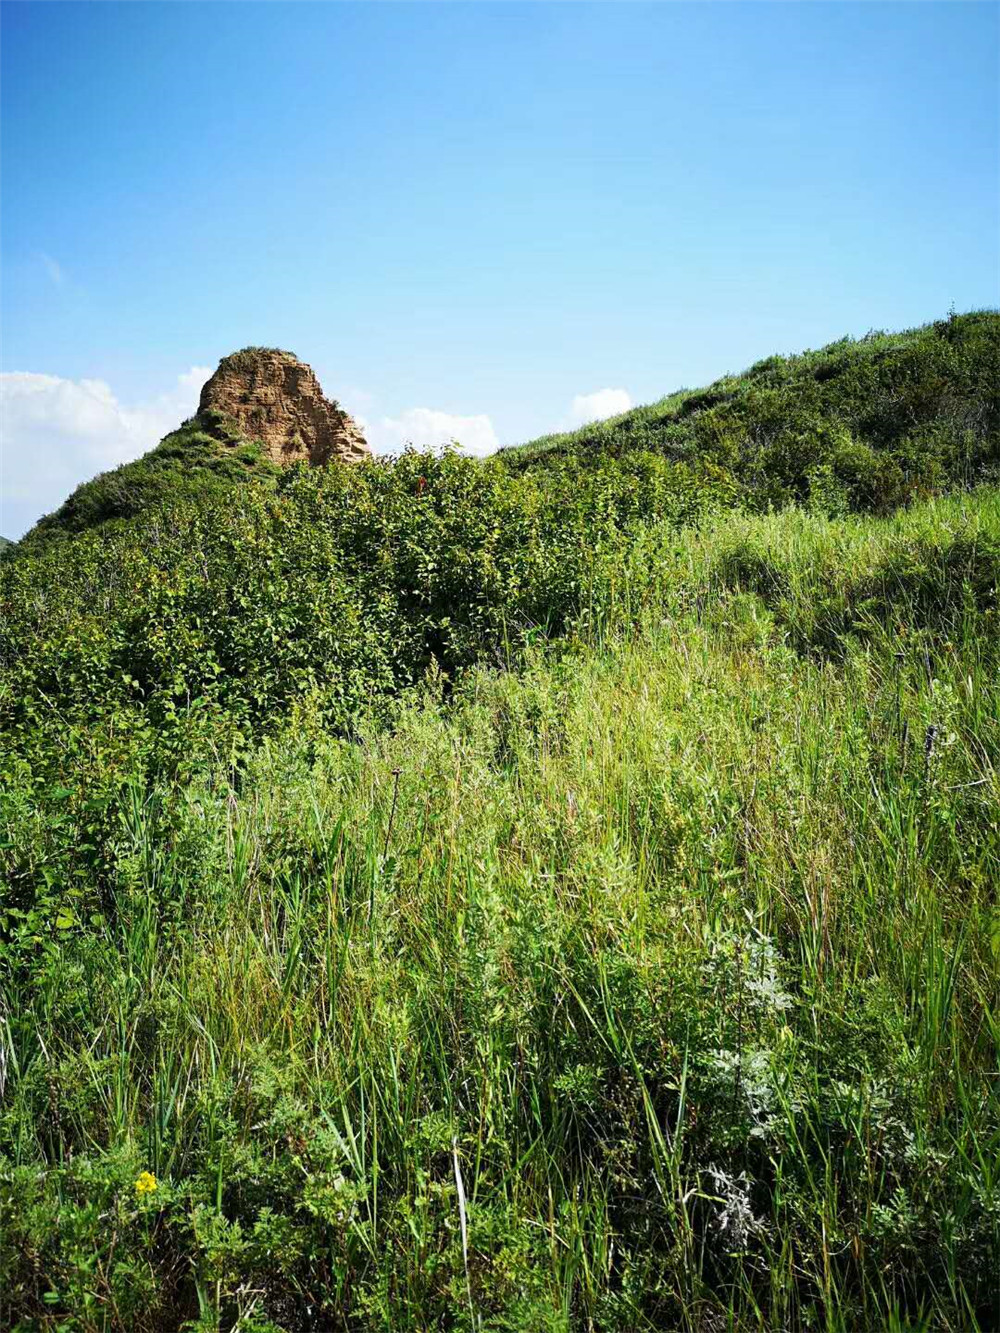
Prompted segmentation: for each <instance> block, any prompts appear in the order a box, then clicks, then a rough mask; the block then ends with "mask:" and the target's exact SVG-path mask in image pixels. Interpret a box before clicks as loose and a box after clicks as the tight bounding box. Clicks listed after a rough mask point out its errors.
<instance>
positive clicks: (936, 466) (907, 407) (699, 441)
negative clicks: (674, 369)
mask: <svg viewBox="0 0 1000 1333" xmlns="http://www.w3.org/2000/svg"><path fill="white" fill-rule="evenodd" d="M638 451H650V452H653V453H657V454H661V455H665V456H667V457H669V458H672V459H676V460H678V461H687V462H690V461H692V460H695V459H697V460H699V461H707V460H710V461H712V462H713V463H715V464H716V465H717V466H718V467H719V468H721V469H725V470H726V471H727V472H728V473H729V474H731V476H732V478H733V480H734V482H735V484H736V485H737V487H738V488H739V492H740V496H741V498H742V499H743V500H744V501H745V502H747V503H751V504H752V505H754V506H755V507H758V508H766V507H768V506H769V505H771V504H781V503H787V502H788V501H789V500H794V501H798V502H802V501H804V500H807V499H808V498H809V497H810V496H811V495H814V494H816V493H817V492H818V493H820V495H823V494H830V495H838V496H842V497H843V499H844V501H845V502H846V503H847V504H848V505H849V506H850V507H852V508H862V509H863V508H873V507H875V508H879V507H881V508H891V507H892V506H893V505H895V504H898V503H901V502H902V501H904V500H905V499H906V498H907V497H908V496H912V495H914V494H919V493H920V492H921V491H926V490H927V489H929V488H930V489H932V488H934V487H935V486H937V485H941V484H942V483H945V482H948V481H960V482H962V483H963V484H970V483H973V482H975V481H976V480H978V479H981V478H983V477H985V476H996V475H997V473H998V468H1000V315H998V314H997V313H996V312H995V311H981V312H978V313H971V314H967V315H957V316H955V315H953V316H951V317H950V318H949V319H946V320H939V321H937V322H936V323H933V324H928V325H925V326H924V327H922V328H918V329H910V330H907V331H905V332H902V333H895V334H872V335H869V336H868V337H867V338H864V339H862V340H861V341H853V340H851V339H849V338H844V339H842V340H841V341H840V342H836V343H832V344H830V346H828V347H824V348H822V349H821V350H820V351H817V352H805V353H803V354H801V355H800V356H790V357H781V356H771V357H768V358H766V359H765V360H763V361H759V362H757V364H756V365H753V366H751V367H750V369H749V370H747V371H745V372H744V373H743V374H742V375H732V376H726V377H725V378H723V379H721V380H718V381H716V383H715V384H712V385H710V386H709V387H708V388H706V389H694V390H687V389H683V390H680V391H679V392H677V393H675V394H672V395H670V396H669V397H667V398H664V399H662V400H661V401H660V402H658V403H653V404H652V405H650V406H648V407H641V408H637V409H635V410H633V411H631V412H626V413H624V414H623V415H621V416H618V417H614V418H612V419H610V420H608V421H602V422H599V423H597V424H595V425H592V426H585V427H583V428H582V429H581V430H578V431H574V432H571V433H569V434H565V435H550V436H546V437H544V438H543V439H540V440H536V441H534V442H532V443H531V444H526V445H521V446H518V447H517V448H514V449H508V450H504V451H503V453H502V457H503V459H504V461H505V463H506V464H507V466H508V467H511V468H513V469H524V468H534V467H539V466H553V465H557V464H558V463H559V462H560V461H561V460H565V459H572V460H574V461H576V462H578V463H580V464H585V465H589V466H595V465H598V460H599V459H601V458H605V457H607V456H608V455H609V454H610V455H614V456H618V457H626V456H627V455H628V454H630V453H634V452H638Z"/></svg>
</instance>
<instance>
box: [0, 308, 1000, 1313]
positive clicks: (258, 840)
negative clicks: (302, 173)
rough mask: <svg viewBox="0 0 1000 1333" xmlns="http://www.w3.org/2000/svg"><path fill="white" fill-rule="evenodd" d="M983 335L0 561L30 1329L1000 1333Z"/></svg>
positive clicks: (3, 821)
mask: <svg viewBox="0 0 1000 1333" xmlns="http://www.w3.org/2000/svg"><path fill="white" fill-rule="evenodd" d="M996 327H997V324H996V318H995V317H993V316H989V317H967V319H966V321H965V322H964V323H960V328H959V330H958V332H956V330H955V328H954V326H953V323H952V324H946V325H944V326H943V327H940V328H929V329H927V330H921V331H917V332H916V333H915V334H913V335H912V336H911V335H907V339H906V340H905V347H904V349H903V351H904V352H906V355H907V356H910V355H912V356H914V357H915V358H916V359H915V360H911V361H910V362H908V363H905V364H909V365H910V367H911V372H912V374H911V376H910V378H909V379H907V378H906V376H905V375H904V373H903V369H902V365H903V364H904V363H897V362H895V361H893V362H892V365H893V367H894V368H893V369H892V372H891V375H888V372H884V367H885V365H886V361H887V358H883V360H881V361H878V362H876V363H875V365H874V367H873V366H870V365H869V364H868V360H867V358H868V357H869V354H870V349H867V350H866V348H864V347H862V348H861V350H860V351H858V350H857V349H856V348H849V349H847V351H846V352H845V353H844V357H845V358H846V362H847V365H848V369H846V370H845V371H844V372H843V374H842V375H840V376H839V377H838V376H827V377H826V378H823V377H820V376H818V375H816V374H813V373H812V371H810V372H809V373H808V374H807V373H806V372H805V371H804V370H803V371H802V374H801V375H800V374H799V372H798V371H795V372H794V373H792V371H789V373H788V378H789V379H790V381H791V382H793V387H786V388H781V387H780V386H778V387H774V388H772V389H769V390H768V391H767V394H766V395H765V397H764V399H761V398H760V395H759V394H758V393H757V391H756V389H755V388H754V387H753V380H754V379H755V378H759V377H754V376H750V377H749V379H750V387H749V388H739V387H736V388H734V389H733V391H732V393H731V395H730V396H729V397H727V398H725V400H724V401H717V402H714V403H711V404H706V403H702V404H701V405H700V406H695V407H692V408H691V409H690V411H689V412H688V415H687V416H684V415H683V413H682V412H681V409H680V407H679V406H678V405H676V404H675V405H674V407H671V408H670V410H669V412H665V413H661V415H660V416H659V417H656V416H655V411H656V410H655V409H646V411H647V412H648V413H652V414H653V416H652V417H651V418H650V420H649V422H647V425H648V430H647V432H646V434H645V435H643V434H642V431H641V430H640V425H641V422H642V420H643V417H642V413H640V414H638V416H636V417H635V419H634V421H633V424H632V425H628V426H623V425H622V423H617V424H616V423H611V424H610V425H609V426H607V427H606V428H601V429H600V430H599V431H598V432H597V434H594V433H593V432H591V433H589V434H585V435H583V436H580V437H578V438H577V439H576V440H575V442H570V443H569V444H567V443H566V442H562V443H560V444H558V445H557V447H555V448H552V449H548V450H541V449H536V450H535V451H534V453H533V454H532V453H530V452H529V453H527V454H521V455H517V454H514V453H510V454H506V455H504V456H503V457H502V458H493V459H488V460H485V461H478V460H473V459H465V458H461V457H457V456H455V455H453V454H451V455H445V456H443V457H434V456H431V455H429V454H416V453H411V454H408V455H406V456H405V457H403V458H401V459H399V460H397V461H395V462H386V461H381V462H373V463H370V464H366V465H364V466H361V467H356V468H348V467H318V468H314V469H298V468H293V469H278V468H273V467H272V466H271V465H269V464H267V463H266V462H265V460H262V459H261V457H260V456H259V454H253V453H246V452H245V450H246V446H245V444H244V443H241V442H240V441H239V440H238V438H236V439H230V438H224V439H220V438H218V436H217V435H216V434H214V433H213V431H214V430H216V429H218V430H222V429H224V423H218V424H217V425H216V426H212V423H211V422H209V423H208V425H209V426H210V427H212V429H210V430H208V431H206V430H205V429H204V426H205V424H206V423H205V422H203V421H199V422H192V423H188V424H187V425H186V426H185V427H184V428H182V430H181V431H180V432H178V433H176V435H175V436H173V437H168V440H167V441H165V442H164V445H162V446H161V447H160V449H159V450H155V451H153V453H152V454H150V455H149V456H147V459H145V460H140V464H136V465H131V466H132V467H133V469H134V470H133V471H132V472H130V473H128V474H127V475H126V481H127V482H128V484H127V485H126V484H121V485H119V483H115V484H113V485H112V484H110V483H109V482H108V480H107V479H100V480H99V483H98V484H97V485H96V488H95V489H94V490H91V491H89V492H85V494H84V495H83V496H82V497H80V496H78V497H76V498H75V500H74V502H73V504H72V505H71V506H69V507H68V508H67V509H66V510H65V512H64V513H63V515H62V518H61V519H60V521H59V522H58V523H56V522H54V521H53V522H52V523H50V524H49V526H48V528H47V529H46V528H43V527H41V526H40V527H39V529H37V530H36V532H35V534H34V536H33V537H32V538H31V539H30V540H27V541H25V542H23V543H21V544H20V546H19V548H18V549H17V551H16V553H15V554H14V555H13V556H12V557H8V558H5V559H3V560H2V561H0V1079H2V1078H3V1077H4V1076H5V1080H6V1081H5V1084H4V1086H3V1095H2V1097H0V1271H2V1272H3V1274H4V1281H3V1283H2V1284H0V1325H2V1326H3V1327H12V1328H17V1327H21V1328H25V1329H27V1328H32V1329H34V1328H38V1329H44V1330H49V1329H51V1330H55V1329H57V1328H58V1329H66V1330H71V1333H98V1331H100V1333H126V1330H127V1331H128V1333H147V1331H148V1333H154V1331H155V1333H180V1330H182V1329H185V1330H191V1329H205V1330H207V1329H209V1328H212V1329H219V1328H225V1329H233V1330H235V1329H237V1328H238V1329H241V1330H247V1331H248V1333H250V1331H252V1330H256V1333H307V1331H309V1330H317V1329H344V1330H352V1331H353V1330H365V1331H367V1330H372V1331H373V1333H374V1330H384V1329H386V1328H392V1329H411V1330H414V1333H416V1331H417V1330H424V1329H428V1328H442V1329H444V1328H457V1327H466V1326H470V1325H474V1326H476V1327H482V1328H483V1329H486V1328H492V1329H497V1330H501V1329H504V1330H510V1331H513V1330H520V1331H521V1333H534V1331H535V1330H541V1329H551V1330H559V1331H560V1333H569V1330H576V1329H580V1330H589V1329H595V1330H597V1329H599V1330H602V1333H633V1330H636V1329H685V1330H690V1331H691V1333H695V1331H696V1330H697V1333H705V1330H709V1329H711V1330H714V1329H716V1328H728V1329H733V1330H734V1333H744V1331H746V1333H749V1331H750V1330H759V1329H761V1328H784V1329H788V1330H789V1331H790V1333H799V1331H800V1330H801V1333H806V1330H811V1329H817V1328H827V1329H831V1330H835V1329H841V1328H843V1329H846V1328H859V1329H860V1328H896V1329H899V1330H903V1329H917V1328H928V1329H929V1328H937V1327H940V1328H954V1329H958V1328H969V1329H972V1330H984V1331H985V1330H986V1329H988V1328H993V1327H996V1325H997V1322H998V1315H1000V1310H998V1307H997V1300H998V1293H997V1286H996V1256H997V1254H998V1253H1000V1227H998V1219H1000V1180H998V1178H997V1175H996V1172H995V1171H994V1169H993V1163H994V1162H995V1161H996V1159H997V1149H998V1145H1000V1091H998V1086H997V1079H996V1070H997V1068H998V1067H1000V970H998V967H997V959H998V956H1000V913H998V905H997V899H996V884H997V883H998V882H1000V819H998V814H997V812H998V810H1000V767H998V756H1000V491H998V489H997V487H996V486H994V485H991V484H989V483H988V482H986V481H983V480H982V478H985V477H988V476H989V474H990V468H991V467H992V465H993V463H992V456H991V450H992V449H993V448H994V447H995V435H994V434H993V433H992V432H993V430H994V426H993V417H992V415H991V414H992V413H993V412H994V410H995V401H994V398H993V397H992V396H991V395H992V394H993V393H994V391H995V387H996V386H995V385H994V384H991V383H990V381H989V377H988V373H987V371H988V366H989V359H990V357H991V356H992V355H993V351H994V347H995V341H994V340H995V332H996ZM949 330H950V332H949ZM907 348H909V351H907V350H906V349H907ZM914 348H918V349H920V350H919V355H918V354H917V353H916V352H914V350H913V349H914ZM956 349H957V350H956ZM832 355H833V354H830V355H826V354H824V357H825V359H823V358H821V360H822V364H823V365H827V363H828V362H829V360H830V356H832ZM904 361H905V358H904ZM942 367H943V369H942ZM766 373H767V374H770V373H771V372H770V371H768V372H766ZM775 373H776V374H777V372H775ZM825 374H826V372H825V371H824V375H825ZM867 374H871V375H872V376H874V377H875V378H874V379H873V380H872V381H871V382H872V383H873V384H874V385H876V387H877V392H876V390H875V389H873V390H872V392H873V394H874V398H873V400H872V402H873V406H872V408H871V412H870V413H869V415H868V416H866V415H865V412H864V399H863V396H861V391H860V390H858V392H857V393H854V391H852V394H846V393H845V395H844V396H843V397H842V398H840V399H839V400H838V401H839V403H840V407H839V408H838V409H837V411H838V412H840V413H841V415H840V416H837V415H836V414H835V413H834V411H833V408H832V407H831V406H830V405H829V403H828V402H827V399H826V398H825V397H824V396H823V395H825V394H826V393H827V388H826V386H828V385H830V384H832V383H836V382H837V381H838V379H840V380H844V379H845V377H846V378H847V379H849V380H851V381H852V382H853V378H854V377H856V376H860V377H861V379H862V380H863V379H864V376H865V375H867ZM779 378H780V377H779ZM800 380H801V385H800ZM794 385H799V387H794ZM907 385H908V386H909V388H907V387H906V386H907ZM802 386H804V387H802ZM817 386H818V387H817ZM892 386H895V387H892ZM830 392H832V390H831V391H830ZM817 394H819V395H820V397H819V398H816V395H817ZM768 395H770V396H768ZM852 395H853V396H852ZM800 399H801V400H802V402H806V403H809V404H812V406H811V407H809V410H808V413H807V412H806V407H801V403H800ZM768 403H770V404H771V408H770V409H767V410H765V408H766V407H767V404H768ZM775 403H778V404H779V405H780V406H781V411H780V413H778V412H777V408H775V407H774V404H775ZM797 403H798V404H799V405H800V407H801V412H802V413H806V415H805V416H802V415H800V416H796V415H795V414H796V412H797V411H799V408H797V407H796V404H797ZM817 403H818V404H819V406H817ZM824 404H825V405H824ZM887 404H888V406H887ZM920 404H923V406H920ZM750 405H752V408H753V413H755V414H756V415H753V416H751V415H748V414H749V413H750ZM820 407H822V411H820ZM771 409H773V410H771ZM720 413H721V414H722V415H721V416H720V415H719V414H720ZM726 413H730V414H731V416H726V415H725V414H726ZM776 413H777V415H776ZM809 413H812V415H809ZM713 414H715V415H713ZM807 417H808V421H807ZM904 419H910V420H911V426H910V433H909V435H905V434H901V433H900V429H898V428H897V427H898V423H899V422H901V421H903V420H904ZM865 421H881V422H883V423H885V422H889V423H890V424H889V425H886V426H885V433H884V435H883V436H882V437H879V438H881V439H882V441H883V444H884V447H883V445H882V444H879V439H877V438H876V436H875V435H874V434H871V433H869V434H868V435H864V436H863V438H862V433H863V430H868V429H869V427H866V426H864V424H863V423H864V422H865ZM712 422H714V423H715V424H714V425H712V424H711V423H712ZM956 422H961V423H964V424H962V426H961V430H962V432H963V439H964V440H965V443H963V444H962V445H961V447H959V446H958V445H955V444H954V442H952V444H949V443H948V441H949V439H951V438H952V437H951V435H949V430H950V429H951V428H952V427H954V426H955V423H956ZM706 423H707V424H706ZM727 423H728V425H727ZM741 423H742V424H741ZM748 423H749V424H748ZM755 423H756V424H755ZM789 423H791V424H789ZM796 423H798V424H796ZM803 423H805V424H803ZM831 423H833V424H831ZM892 423H895V424H892ZM935 423H937V424H935ZM948 423H951V426H949V424H948ZM689 426H690V429H691V431H692V432H693V434H692V437H691V438H692V439H696V438H701V436H700V434H699V432H700V433H703V434H704V435H705V438H706V439H708V438H709V437H713V438H714V437H718V438H720V439H721V438H728V439H729V440H730V441H731V442H732V441H734V440H735V441H737V444H736V445H734V448H735V453H734V454H732V456H731V457H730V458H729V460H728V461H726V459H725V458H723V457H722V456H721V455H719V454H718V453H717V454H715V455H711V456H710V455H709V453H708V452H707V451H703V450H701V449H700V448H694V447H693V446H692V447H690V448H688V447H687V446H685V447H684V448H681V447H680V445H679V444H678V443H677V441H678V440H679V439H680V436H679V434H678V431H680V432H681V433H682V434H683V432H685V431H687V430H688V428H689ZM644 429H645V428H644ZM845 430H849V431H850V433H851V441H852V445H853V446H857V447H859V448H864V449H866V450H869V451H870V453H871V456H872V457H874V458H875V461H876V463H877V464H878V465H879V467H880V468H881V467H882V465H883V463H884V460H885V459H889V463H890V466H889V468H888V471H886V472H885V473H883V472H882V471H878V472H877V473H876V480H877V483H878V484H877V485H876V486H874V487H873V488H871V489H865V487H863V486H861V485H860V484H856V482H854V481H851V480H850V475H854V474H850V475H849V474H848V473H847V472H846V470H845V468H844V466H843V464H842V459H841V456H840V454H836V455H835V456H834V457H833V459H832V461H831V457H830V455H829V454H828V453H824V450H826V449H827V445H828V443H829V441H830V440H833V441H834V445H835V446H836V448H837V449H845V448H846V447H847V446H846V441H845V439H844V436H843V434H842V432H843V431H845ZM727 432H728V434H727ZM838 432H840V433H838ZM914 432H916V433H915V434H914ZM605 434H606V435H607V438H606V439H605ZM204 437H207V438H204ZM640 437H641V438H640ZM795 439H798V440H800V441H804V444H803V448H804V449H806V453H805V455H802V454H798V455H796V454H793V453H790V452H789V448H790V446H789V448H786V447H785V446H786V445H789V441H792V440H795ZM905 439H909V440H910V441H911V445H910V446H906V447H907V448H910V449H911V455H910V456H911V457H912V460H913V462H912V466H911V465H910V464H906V465H905V466H904V462H903V461H902V460H903V459H904V445H903V441H904V440H905ZM602 441H603V442H604V443H603V446H602ZM748 441H749V443H748ZM914 441H916V442H917V443H914ZM779 442H783V443H781V447H780V448H779ZM595 444H596V445H597V446H598V447H594V446H595ZM918 445H919V447H918ZM605 446H606V447H605ZM675 446H676V447H675ZM806 446H807V447H806ZM830 447H831V448H832V447H833V446H832V445H831V446H830ZM685 450H686V451H685ZM817 451H818V452H817ZM820 457H822V458H823V459H824V460H825V461H817V460H818V458H820ZM865 457H866V458H867V455H865ZM838 459H841V461H840V462H838V461H837V460H838ZM789 460H792V462H794V466H792V462H790V461H789ZM824 468H825V469H826V470H825V471H823V470H822V469H824ZM755 469H756V470H755ZM796 469H797V470H796ZM895 469H898V471H896V470H895ZM113 475H114V474H113ZM900 477H902V482H901V483H900V481H899V478H900ZM802 478H805V482H806V485H805V488H804V490H803V491H802V494H801V499H802V503H799V504H795V503H791V501H792V499H793V498H794V497H795V496H796V495H798V494H799V491H798V490H797V489H796V488H797V486H798V485H799V483H800V481H801V479H802ZM797 479H798V480H797ZM977 480H978V484H974V483H976V482H977ZM820 483H822V484H820ZM866 485H867V483H866ZM109 487H110V488H109ZM938 489H940V490H942V491H946V492H948V494H945V495H935V494H933V492H934V491H936V490H938ZM925 492H926V493H927V494H926V496H925V497H924V498H921V495H922V493H925ZM901 499H902V500H905V501H906V502H907V503H905V504H898V503H897V502H898V501H899V500H901ZM769 504H771V505H775V506H776V508H775V512H772V513H760V512H754V511H755V510H760V509H763V508H765V507H767V505H769ZM779 505H780V508H779V507H777V506H779ZM884 509H890V510H892V511H893V512H889V513H881V512H871V511H873V510H884ZM852 510H855V511H857V512H851V511H852Z"/></svg>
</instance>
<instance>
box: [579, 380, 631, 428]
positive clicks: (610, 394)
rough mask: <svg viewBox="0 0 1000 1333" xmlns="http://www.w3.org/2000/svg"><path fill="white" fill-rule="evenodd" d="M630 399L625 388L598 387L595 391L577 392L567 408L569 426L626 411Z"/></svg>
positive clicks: (584, 424)
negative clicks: (568, 408)
mask: <svg viewBox="0 0 1000 1333" xmlns="http://www.w3.org/2000/svg"><path fill="white" fill-rule="evenodd" d="M631 406H632V399H631V397H630V395H629V394H628V392H627V391H626V390H625V389H598V390H597V391H596V393H578V394H577V395H576V397H575V398H574V399H573V402H572V405H571V406H570V410H569V420H570V425H571V426H586V425H587V423H588V422H591V421H603V420H604V418H605V417H616V416H617V415H618V414H619V412H627V411H628V410H629V408H630V407H631Z"/></svg>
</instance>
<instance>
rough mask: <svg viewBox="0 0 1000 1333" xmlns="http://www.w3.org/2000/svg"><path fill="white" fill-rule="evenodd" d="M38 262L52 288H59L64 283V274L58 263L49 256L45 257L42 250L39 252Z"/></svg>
mask: <svg viewBox="0 0 1000 1333" xmlns="http://www.w3.org/2000/svg"><path fill="white" fill-rule="evenodd" d="M38 262H39V263H40V264H41V266H42V268H43V269H44V270H45V272H46V273H47V274H48V275H49V279H50V280H51V282H52V285H53V286H54V287H61V286H62V285H63V283H64V282H65V281H66V274H65V273H64V272H63V267H62V265H61V264H60V263H59V261H58V260H57V259H53V258H52V256H51V255H47V254H46V253H45V251H44V250H39V251H38Z"/></svg>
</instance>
